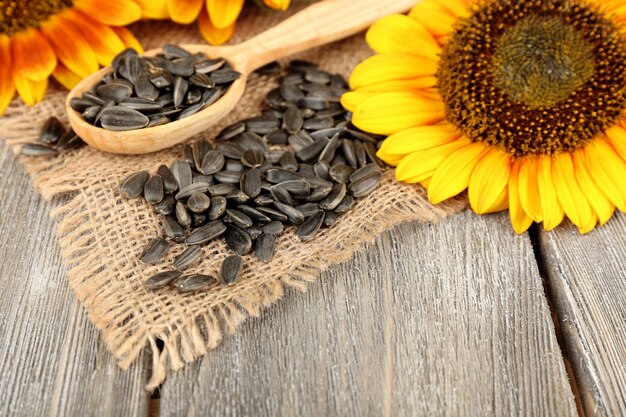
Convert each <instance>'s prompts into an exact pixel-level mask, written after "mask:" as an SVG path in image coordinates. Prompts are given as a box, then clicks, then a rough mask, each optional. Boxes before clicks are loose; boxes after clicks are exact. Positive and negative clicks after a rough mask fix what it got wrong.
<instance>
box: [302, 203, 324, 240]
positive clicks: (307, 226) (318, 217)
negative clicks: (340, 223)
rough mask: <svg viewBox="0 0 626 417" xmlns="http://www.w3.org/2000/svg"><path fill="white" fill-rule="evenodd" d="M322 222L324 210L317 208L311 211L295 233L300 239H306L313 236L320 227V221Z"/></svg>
mask: <svg viewBox="0 0 626 417" xmlns="http://www.w3.org/2000/svg"><path fill="white" fill-rule="evenodd" d="M323 222H324V212H323V211H322V210H317V211H316V212H315V213H313V214H312V215H311V216H310V217H309V218H308V219H306V220H305V221H304V223H302V224H301V225H300V226H298V229H297V230H296V235H297V236H298V237H299V238H300V240H302V241H308V240H311V239H313V238H314V237H315V234H316V233H317V232H318V231H319V230H320V227H322V223H323Z"/></svg>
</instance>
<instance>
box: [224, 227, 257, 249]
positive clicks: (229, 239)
mask: <svg viewBox="0 0 626 417" xmlns="http://www.w3.org/2000/svg"><path fill="white" fill-rule="evenodd" d="M224 240H225V241H226V245H227V246H228V248H229V249H230V250H232V251H233V252H235V253H238V254H239V255H245V254H246V253H248V252H250V250H252V239H251V238H250V235H248V233H246V231H245V230H243V229H241V228H239V227H237V226H234V225H229V226H228V228H227V230H226V234H225V235H224Z"/></svg>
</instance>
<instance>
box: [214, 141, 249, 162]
mask: <svg viewBox="0 0 626 417" xmlns="http://www.w3.org/2000/svg"><path fill="white" fill-rule="evenodd" d="M216 148H217V150H218V151H220V152H221V153H222V155H224V156H225V157H227V158H232V159H241V155H243V153H244V149H243V148H242V147H241V145H239V144H238V143H235V142H218V143H217V145H216Z"/></svg>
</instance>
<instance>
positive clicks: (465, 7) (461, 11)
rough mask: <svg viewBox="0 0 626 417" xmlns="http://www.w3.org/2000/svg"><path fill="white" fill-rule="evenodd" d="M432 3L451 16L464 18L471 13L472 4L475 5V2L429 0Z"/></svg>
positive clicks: (466, 0) (465, 0) (467, 0)
mask: <svg viewBox="0 0 626 417" xmlns="http://www.w3.org/2000/svg"><path fill="white" fill-rule="evenodd" d="M429 1H432V2H434V3H437V4H440V5H441V6H443V7H445V8H446V9H448V10H449V11H450V13H451V14H452V15H453V16H456V17H457V18H459V17H466V16H469V15H470V13H471V6H472V4H474V3H476V1H475V0H429Z"/></svg>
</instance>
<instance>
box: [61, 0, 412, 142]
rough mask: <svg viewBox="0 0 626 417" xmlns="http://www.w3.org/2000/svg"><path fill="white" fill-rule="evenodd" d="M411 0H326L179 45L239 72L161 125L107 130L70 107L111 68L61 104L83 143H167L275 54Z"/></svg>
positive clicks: (335, 34) (215, 111)
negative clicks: (231, 36) (224, 40)
mask: <svg viewBox="0 0 626 417" xmlns="http://www.w3.org/2000/svg"><path fill="white" fill-rule="evenodd" d="M415 3H416V0H324V1H321V2H318V3H315V4H313V5H311V6H309V7H307V8H306V9H304V10H302V11H301V12H299V13H297V14H295V15H294V16H292V17H290V18H288V19H286V20H285V21H283V22H281V23H279V24H278V25H276V26H274V27H272V28H271V29H269V30H267V31H265V32H264V33H261V34H260V35H258V36H256V37H254V38H252V39H250V40H248V41H246V42H244V43H241V44H239V45H234V46H223V47H212V46H208V45H181V46H182V47H183V48H185V49H187V50H188V51H190V52H192V53H193V52H204V53H205V54H206V55H207V56H209V57H223V58H225V59H226V60H227V61H228V62H229V63H230V64H231V65H232V67H233V68H234V69H235V70H237V71H239V72H241V73H242V76H241V78H239V79H238V80H236V81H235V82H234V83H233V84H232V85H231V86H230V87H229V88H228V90H227V92H226V94H224V96H223V97H222V98H220V99H219V100H218V101H216V102H215V103H213V104H212V105H210V106H209V107H207V108H206V109H204V110H201V111H199V112H198V113H196V114H194V115H192V116H189V117H186V118H184V119H182V120H178V121H174V122H171V123H167V124H164V125H161V126H155V127H150V128H145V129H138V130H128V131H122V132H117V131H110V130H106V129H103V128H100V127H96V126H93V125H91V124H89V123H87V122H86V121H85V120H84V119H83V118H82V116H81V114H80V113H78V112H77V111H75V110H74V109H72V108H71V107H70V105H69V102H70V99H71V98H72V97H80V96H81V95H82V94H83V93H84V92H85V91H89V90H90V89H91V88H92V87H93V86H94V85H96V84H97V83H98V82H99V81H100V80H101V79H102V77H104V76H105V75H106V74H108V73H109V72H111V71H112V69H111V67H107V68H103V69H101V70H100V71H98V72H96V73H94V74H92V75H90V76H88V77H87V78H85V79H84V80H82V81H81V82H80V83H79V84H78V85H77V86H76V87H74V89H72V91H70V93H69V95H68V97H67V102H66V106H65V107H66V110H67V113H68V115H69V120H70V123H71V125H72V128H73V129H74V131H75V132H76V133H77V134H78V135H79V136H80V137H81V138H82V139H83V140H84V141H85V142H87V143H88V144H89V145H91V146H93V147H94V148H97V149H100V150H102V151H106V152H113V153H124V154H142V153H148V152H154V151H158V150H161V149H165V148H168V147H170V146H173V145H176V144H178V143H180V142H183V141H184V140H186V139H188V138H190V137H192V136H194V135H196V134H198V133H200V132H202V131H204V130H207V129H208V128H210V127H211V126H213V125H215V124H216V123H217V122H218V121H219V120H220V119H222V118H223V117H224V116H226V115H227V114H228V113H229V112H230V111H231V110H232V109H233V108H234V107H235V106H236V105H237V102H238V101H239V99H240V98H241V96H242V95H243V92H244V89H245V86H246V80H247V78H248V75H249V74H250V73H252V72H253V71H254V70H256V69H258V68H260V67H262V66H263V65H265V64H267V63H269V62H272V61H274V60H276V59H279V58H282V57H285V56H288V55H291V54H295V53H297V52H301V51H303V50H306V49H309V48H312V47H315V46H319V45H324V44H326V43H330V42H333V41H336V40H338V39H342V38H345V37H348V36H350V35H353V34H356V33H358V32H360V31H362V30H364V29H365V28H367V27H368V26H370V25H371V24H372V23H374V22H375V21H376V20H378V19H379V18H381V17H383V16H385V15H388V14H392V13H402V12H405V11H407V10H408V9H410V8H411V7H412V6H413V5H415ZM412 41H413V40H412V39H407V40H406V42H412ZM160 52H161V49H153V50H151V51H148V52H146V54H145V55H148V56H150V55H156V54H158V53H160ZM348 58H349V57H348V56H346V59H348Z"/></svg>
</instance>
